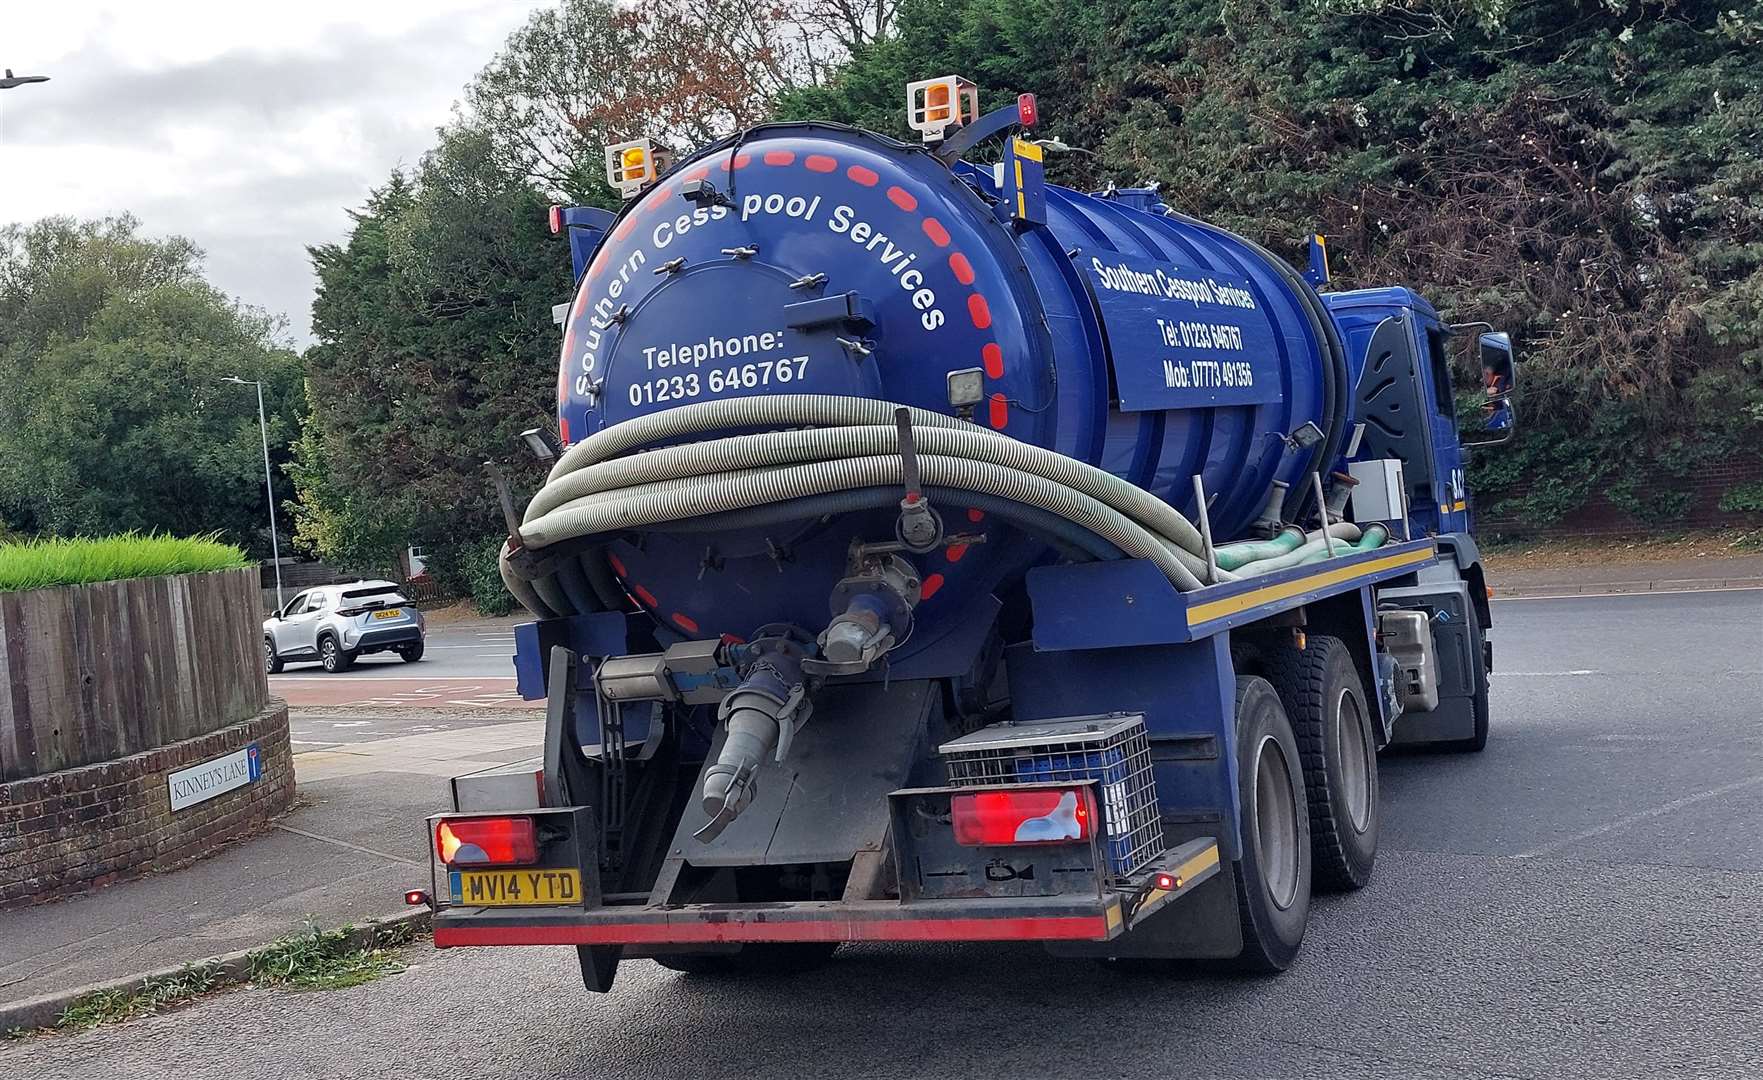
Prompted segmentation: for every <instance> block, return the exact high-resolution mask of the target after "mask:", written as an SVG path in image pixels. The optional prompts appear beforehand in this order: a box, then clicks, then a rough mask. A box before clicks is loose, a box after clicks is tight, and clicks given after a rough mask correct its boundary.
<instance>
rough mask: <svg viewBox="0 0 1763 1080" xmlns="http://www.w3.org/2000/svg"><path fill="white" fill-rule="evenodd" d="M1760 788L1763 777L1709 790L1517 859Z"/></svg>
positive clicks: (1604, 825)
mask: <svg viewBox="0 0 1763 1080" xmlns="http://www.w3.org/2000/svg"><path fill="white" fill-rule="evenodd" d="M1758 784H1763V774H1760V775H1757V776H1749V777H1746V778H1745V779H1743V780H1734V781H1733V782H1732V783H1730V784H1721V785H1720V786H1719V787H1716V788H1709V789H1708V790H1707V791H1702V792H1698V793H1696V794H1694V795H1685V796H1684V797H1683V798H1681V799H1673V800H1671V801H1670V802H1668V803H1661V804H1659V805H1658V806H1655V807H1653V808H1652V809H1651V810H1642V811H1641V812H1640V813H1638V814H1630V815H1628V816H1627V817H1621V818H1617V819H1616V820H1615V821H1611V822H1607V823H1605V824H1603V825H1599V826H1598V827H1597V828H1595V829H1587V830H1586V831H1584V832H1581V833H1575V834H1573V835H1572V836H1564V837H1562V838H1561V839H1559V840H1551V841H1549V842H1548V843H1546V844H1542V845H1539V846H1537V847H1534V848H1531V849H1530V850H1529V851H1521V852H1519V853H1518V854H1517V855H1514V856H1513V858H1515V859H1534V858H1536V857H1537V856H1539V855H1548V854H1552V853H1553V852H1557V851H1560V850H1561V849H1562V848H1565V847H1571V846H1572V845H1574V844H1577V843H1579V842H1580V841H1582V840H1591V839H1594V838H1596V837H1599V836H1603V835H1604V834H1605V833H1608V832H1615V831H1616V830H1617V829H1624V828H1627V827H1628V826H1630V825H1638V824H1640V823H1641V822H1643V821H1651V820H1652V819H1654V818H1659V817H1664V816H1665V815H1666V814H1670V813H1674V812H1676V811H1678V810H1682V809H1683V808H1684V807H1686V806H1694V805H1695V804H1696V803H1699V802H1707V801H1708V800H1709V799H1718V798H1719V797H1720V796H1722V795H1727V794H1730V793H1732V792H1734V791H1741V790H1743V789H1745V788H1748V787H1756V786H1757V785H1758Z"/></svg>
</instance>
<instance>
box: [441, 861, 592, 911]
mask: <svg viewBox="0 0 1763 1080" xmlns="http://www.w3.org/2000/svg"><path fill="white" fill-rule="evenodd" d="M452 885H453V902H454V903H455V904H460V905H462V906H464V907H544V906H546V905H555V904H579V903H581V902H582V872H581V871H580V870H575V869H563V870H455V871H453V881H452Z"/></svg>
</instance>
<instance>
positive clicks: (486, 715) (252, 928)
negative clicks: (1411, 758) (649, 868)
mask: <svg viewBox="0 0 1763 1080" xmlns="http://www.w3.org/2000/svg"><path fill="white" fill-rule="evenodd" d="M1489 579H1490V585H1491V586H1492V587H1493V589H1494V593H1495V599H1496V600H1500V599H1536V598H1542V597H1551V596H1561V597H1573V596H1592V595H1602V594H1612V593H1637V592H1676V591H1686V590H1714V589H1721V590H1724V589H1758V590H1763V553H1760V554H1756V555H1740V556H1734V557H1722V558H1702V559H1689V560H1675V561H1670V560H1667V561H1651V562H1634V563H1627V562H1608V561H1606V562H1597V561H1593V560H1588V562H1587V563H1586V564H1584V565H1577V566H1572V567H1567V568H1555V569H1502V568H1501V567H1500V566H1499V565H1498V561H1497V559H1496V560H1494V561H1492V563H1491V568H1490V572H1489ZM1759 604H1760V605H1763V594H1760V596H1759ZM293 723H294V726H295V729H296V734H295V740H296V742H295V749H296V753H295V755H294V766H295V775H296V782H297V784H298V792H297V797H296V802H295V807H294V809H293V810H291V811H289V812H288V813H287V814H286V815H284V816H283V817H282V818H280V819H279V820H278V821H277V822H276V823H275V824H274V825H273V826H272V827H271V828H270V829H269V830H268V831H266V832H265V833H263V834H261V835H259V836H257V837H255V838H253V839H251V840H247V841H245V842H243V843H240V844H237V845H235V846H233V847H231V848H228V849H226V850H224V851H221V852H219V853H217V854H215V855H213V856H211V857H210V858H208V859H205V860H203V861H201V862H199V863H196V864H195V865H192V866H190V867H187V868H185V869H182V870H178V871H175V872H172V873H166V874H155V875H148V876H145V877H140V878H135V879H132V880H129V881H124V882H120V883H118V884H116V885H113V886H111V887H109V888H106V889H103V890H100V891H97V892H92V893H87V894H84V895H78V896H72V897H67V898H64V899H60V900H56V901H51V902H47V903H42V904H38V905H35V906H32V907H25V908H15V909H12V910H7V911H0V1033H4V1032H5V1031H8V1030H10V1029H12V1028H15V1027H38V1026H47V1025H52V1024H54V1022H55V1020H56V1018H57V1017H58V1016H60V1014H61V1012H62V1010H63V1009H64V1008H66V1007H67V1005H69V1004H70V1003H72V1002H73V1001H74V1000H76V999H77V998H78V997H80V996H82V995H84V994H88V993H91V992H93V991H94V990H98V989H103V988H118V989H123V988H128V987H131V986H134V985H137V984H138V980H140V979H141V978H142V977H143V976H145V975H148V974H153V973H159V972H166V971H171V970H175V969H177V968H179V967H181V966H183V965H186V964H190V963H195V962H199V961H202V960H205V959H207V958H210V957H215V956H227V955H229V954H232V955H233V956H234V957H235V962H236V957H237V954H238V953H239V952H240V951H242V950H247V949H250V948H253V947H257V946H261V945H263V944H265V943H267V942H270V941H273V940H275V939H277V938H280V937H283V936H286V935H288V934H290V933H295V932H298V931H300V930H301V929H302V928H303V927H305V926H306V925H308V924H313V925H316V926H319V927H321V928H324V929H335V928H338V927H341V926H344V925H355V926H361V925H363V924H374V923H375V922H376V920H387V919H391V920H395V921H396V922H398V923H402V922H406V921H409V920H412V919H415V920H418V921H420V919H421V918H422V917H423V916H424V915H425V914H426V909H408V908H405V907H404V906H403V903H402V902H403V894H404V891H405V890H406V889H410V888H415V887H422V888H428V887H429V886H430V882H429V858H428V838H427V837H426V835H425V830H424V828H423V819H424V818H425V817H427V816H428V815H429V814H432V813H435V812H437V811H440V810H443V809H446V808H447V807H448V806H449V805H450V801H451V800H450V795H449V792H448V788H447V780H448V778H450V777H452V776H456V775H458V774H461V773H465V772H470V771H472V770H474V769H478V768H484V767H488V766H492V765H497V764H505V763H508V762H514V761H522V760H526V759H529V758H533V757H536V756H537V755H538V753H539V745H540V742H541V739H542V735H543V728H544V721H543V718H542V714H534V713H525V714H522V713H519V712H512V711H510V710H508V709H506V708H473V707H470V706H463V707H462V706H449V705H444V704H440V703H430V702H429V701H426V700H421V701H418V700H402V699H399V698H397V697H395V696H393V697H386V698H381V699H376V700H374V701H371V702H362V703H358V704H356V705H347V706H331V707H326V708H309V709H302V708H299V707H296V708H295V710H294V716H293ZM303 728H304V729H305V730H304V731H302V729H303ZM324 731H330V732H333V733H334V734H333V736H332V737H331V738H328V739H327V738H322V737H315V733H322V732H324ZM303 747H304V748H305V749H304V750H303V751H302V748H303Z"/></svg>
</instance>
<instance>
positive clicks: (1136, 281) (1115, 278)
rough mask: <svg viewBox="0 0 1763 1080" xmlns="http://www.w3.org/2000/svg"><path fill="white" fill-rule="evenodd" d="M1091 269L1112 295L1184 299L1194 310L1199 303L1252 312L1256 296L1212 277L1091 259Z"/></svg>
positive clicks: (1098, 281)
mask: <svg viewBox="0 0 1763 1080" xmlns="http://www.w3.org/2000/svg"><path fill="white" fill-rule="evenodd" d="M1090 269H1091V270H1093V271H1095V274H1096V282H1097V283H1098V284H1099V285H1101V286H1102V287H1103V288H1105V289H1112V290H1114V291H1115V292H1127V293H1138V294H1139V295H1141V296H1155V297H1158V298H1160V299H1163V300H1186V301H1187V302H1188V303H1190V304H1193V305H1194V306H1196V307H1198V306H1199V305H1201V304H1217V305H1219V306H1221V307H1233V308H1242V309H1244V310H1246V311H1254V310H1255V294H1253V293H1251V292H1250V291H1249V290H1247V289H1245V288H1243V287H1242V286H1240V285H1233V284H1231V283H1230V282H1228V281H1219V280H1218V279H1216V278H1212V277H1183V276H1181V275H1177V274H1170V273H1166V272H1165V271H1163V270H1160V269H1159V270H1149V271H1146V270H1134V269H1133V268H1132V267H1130V266H1127V265H1126V264H1125V263H1119V264H1116V265H1114V266H1107V265H1104V264H1103V262H1102V260H1101V259H1098V258H1095V257H1094V256H1091V258H1090Z"/></svg>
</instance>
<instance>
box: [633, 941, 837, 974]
mask: <svg viewBox="0 0 1763 1080" xmlns="http://www.w3.org/2000/svg"><path fill="white" fill-rule="evenodd" d="M838 948H839V943H838V942H836V941H791V942H782V943H778V944H774V945H745V946H742V948H741V951H740V952H736V953H700V954H693V953H681V954H679V955H677V956H657V957H655V962H656V963H657V964H660V965H661V966H662V967H664V968H667V969H668V970H669V971H678V972H681V973H683V974H686V975H709V976H737V975H799V974H801V973H803V972H806V971H813V970H814V969H815V968H817V967H819V966H821V965H822V964H824V963H826V962H827V961H828V960H831V959H832V957H833V953H835V952H837V951H838Z"/></svg>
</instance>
